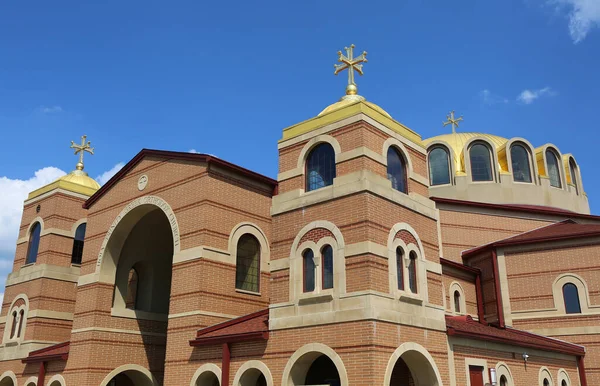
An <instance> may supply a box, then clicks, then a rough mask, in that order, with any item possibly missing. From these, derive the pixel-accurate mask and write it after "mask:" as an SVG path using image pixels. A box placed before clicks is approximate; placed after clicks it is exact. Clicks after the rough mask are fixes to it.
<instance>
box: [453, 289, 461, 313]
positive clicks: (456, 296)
mask: <svg viewBox="0 0 600 386" xmlns="http://www.w3.org/2000/svg"><path fill="white" fill-rule="evenodd" d="M454 312H456V313H457V314H460V292H458V291H454Z"/></svg>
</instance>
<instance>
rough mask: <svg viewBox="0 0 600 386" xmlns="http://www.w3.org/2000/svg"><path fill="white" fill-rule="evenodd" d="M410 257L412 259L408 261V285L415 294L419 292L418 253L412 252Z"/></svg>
mask: <svg viewBox="0 0 600 386" xmlns="http://www.w3.org/2000/svg"><path fill="white" fill-rule="evenodd" d="M408 257H409V258H410V261H409V263H408V286H409V288H410V292H412V293H413V294H416V293H417V255H416V254H415V253H414V252H411V253H410V254H409V255H408Z"/></svg>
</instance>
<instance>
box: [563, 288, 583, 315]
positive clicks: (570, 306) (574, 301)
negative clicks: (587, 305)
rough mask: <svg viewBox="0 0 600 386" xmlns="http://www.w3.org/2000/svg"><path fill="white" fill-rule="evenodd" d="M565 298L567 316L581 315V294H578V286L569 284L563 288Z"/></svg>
mask: <svg viewBox="0 0 600 386" xmlns="http://www.w3.org/2000/svg"><path fill="white" fill-rule="evenodd" d="M563 298H564V300H565V311H566V312H567V314H580V313H581V304H580V303H579V293H578V292H577V286H575V284H573V283H567V284H565V285H564V286H563Z"/></svg>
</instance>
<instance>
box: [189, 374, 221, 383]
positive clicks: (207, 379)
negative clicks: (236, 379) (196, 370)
mask: <svg viewBox="0 0 600 386" xmlns="http://www.w3.org/2000/svg"><path fill="white" fill-rule="evenodd" d="M219 385H220V382H219V378H217V375H216V374H215V373H213V372H210V371H206V372H204V373H202V374H201V375H200V376H199V377H198V379H197V380H196V384H195V385H194V386H219Z"/></svg>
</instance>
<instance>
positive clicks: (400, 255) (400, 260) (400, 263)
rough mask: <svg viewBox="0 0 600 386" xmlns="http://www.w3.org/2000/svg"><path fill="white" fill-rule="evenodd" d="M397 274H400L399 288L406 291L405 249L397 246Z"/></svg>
mask: <svg viewBox="0 0 600 386" xmlns="http://www.w3.org/2000/svg"><path fill="white" fill-rule="evenodd" d="M396 274H397V275H398V289H399V290H401V291H404V250H403V249H402V248H400V247H398V248H396Z"/></svg>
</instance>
